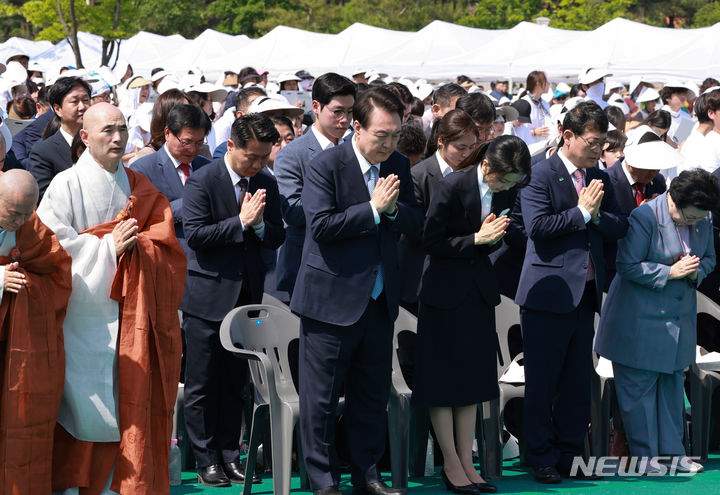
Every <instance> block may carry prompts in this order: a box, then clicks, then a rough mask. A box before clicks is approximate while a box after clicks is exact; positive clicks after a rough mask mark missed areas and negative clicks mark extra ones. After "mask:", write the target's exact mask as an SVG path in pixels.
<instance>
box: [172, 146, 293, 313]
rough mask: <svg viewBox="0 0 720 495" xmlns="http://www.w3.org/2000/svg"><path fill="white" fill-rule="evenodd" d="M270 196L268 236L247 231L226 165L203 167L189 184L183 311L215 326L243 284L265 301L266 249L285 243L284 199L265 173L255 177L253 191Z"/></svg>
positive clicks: (217, 163) (185, 213)
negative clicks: (282, 201)
mask: <svg viewBox="0 0 720 495" xmlns="http://www.w3.org/2000/svg"><path fill="white" fill-rule="evenodd" d="M258 189H265V190H266V191H267V198H266V202H265V212H264V214H263V219H264V221H265V235H264V236H263V238H262V239H260V238H259V237H258V236H257V235H256V234H255V232H254V231H253V229H252V228H251V227H247V228H246V229H245V230H243V229H242V224H241V223H240V217H239V216H238V205H237V201H236V200H235V191H234V188H233V185H232V182H231V180H230V174H229V173H228V171H227V168H226V167H225V162H224V161H223V160H215V161H214V162H212V163H210V164H208V165H206V166H204V167H202V168H201V169H200V170H198V171H197V172H195V173H194V174H192V175H191V176H190V178H189V179H188V180H187V182H185V188H184V190H183V228H184V230H185V237H186V239H187V243H188V246H189V247H190V255H189V256H188V281H187V284H186V287H187V289H186V290H185V294H184V295H183V300H182V303H181V305H180V309H182V310H183V311H185V312H187V313H190V314H192V315H195V316H198V317H200V318H204V319H206V320H210V321H220V320H222V319H223V318H224V317H225V315H226V314H227V312H228V311H230V310H231V309H233V308H234V307H235V305H236V303H237V302H238V299H239V297H240V291H241V289H242V286H243V283H245V284H246V287H247V289H248V290H249V291H250V295H251V300H252V302H255V303H259V302H260V301H261V300H262V295H263V284H264V280H265V265H264V263H263V260H262V255H261V249H260V248H261V247H266V248H269V249H277V248H278V247H279V246H280V244H282V242H283V241H284V240H285V229H284V228H283V225H282V217H281V215H280V197H279V194H278V191H277V185H276V183H275V180H274V179H273V177H272V176H271V175H270V173H269V172H267V171H266V170H261V171H260V172H258V173H257V175H255V176H254V177H252V178H250V182H249V184H248V191H249V192H251V193H254V192H255V191H257V190H258Z"/></svg>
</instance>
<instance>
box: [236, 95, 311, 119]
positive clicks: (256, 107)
mask: <svg viewBox="0 0 720 495" xmlns="http://www.w3.org/2000/svg"><path fill="white" fill-rule="evenodd" d="M273 110H281V111H282V112H283V113H284V114H286V115H290V116H291V117H297V116H300V115H302V114H303V113H304V112H303V110H302V108H298V107H296V106H294V105H291V104H290V103H288V102H287V100H286V99H285V98H283V97H282V96H280V95H277V96H261V97H260V98H255V100H254V101H253V102H252V104H251V105H250V108H248V113H265V112H271V111H273Z"/></svg>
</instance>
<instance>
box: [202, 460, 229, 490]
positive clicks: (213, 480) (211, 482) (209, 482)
mask: <svg viewBox="0 0 720 495" xmlns="http://www.w3.org/2000/svg"><path fill="white" fill-rule="evenodd" d="M198 482H200V484H203V485H205V486H230V480H229V479H228V477H227V476H225V473H224V472H223V469H222V468H221V467H220V464H210V465H209V466H205V467H202V468H200V470H199V471H198Z"/></svg>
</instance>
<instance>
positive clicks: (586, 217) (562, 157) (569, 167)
mask: <svg viewBox="0 0 720 495" xmlns="http://www.w3.org/2000/svg"><path fill="white" fill-rule="evenodd" d="M557 155H558V158H560V160H562V162H563V165H565V168H566V169H567V171H568V174H570V180H571V181H573V187H575V175H574V174H575V171H576V170H578V167H576V166H575V165H574V164H573V162H571V161H570V160H569V159H568V157H566V156H565V155H563V152H562V151H561V150H558V151H557ZM580 170H582V169H580ZM582 173H583V185H587V176H586V174H585V171H584V170H583V171H582ZM577 207H578V208H579V209H580V212H581V213H582V216H583V219H584V220H585V223H588V222H589V221H590V220H591V219H592V217H591V216H590V212H589V211H587V209H586V208H585V207H584V206H582V205H578V206H577Z"/></svg>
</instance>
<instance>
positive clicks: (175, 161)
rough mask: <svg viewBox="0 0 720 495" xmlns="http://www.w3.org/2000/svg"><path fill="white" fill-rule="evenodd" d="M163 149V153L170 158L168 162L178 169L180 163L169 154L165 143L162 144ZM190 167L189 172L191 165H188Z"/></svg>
mask: <svg viewBox="0 0 720 495" xmlns="http://www.w3.org/2000/svg"><path fill="white" fill-rule="evenodd" d="M163 149H164V150H165V153H167V156H169V157H170V161H171V162H172V163H173V165H175V168H178V167H179V166H180V162H179V161H177V160H176V159H175V157H174V156H172V154H170V150H169V149H168V147H167V143H165V144H163ZM188 165H190V170H192V163H188Z"/></svg>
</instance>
